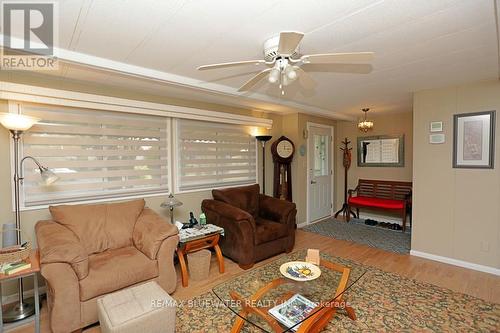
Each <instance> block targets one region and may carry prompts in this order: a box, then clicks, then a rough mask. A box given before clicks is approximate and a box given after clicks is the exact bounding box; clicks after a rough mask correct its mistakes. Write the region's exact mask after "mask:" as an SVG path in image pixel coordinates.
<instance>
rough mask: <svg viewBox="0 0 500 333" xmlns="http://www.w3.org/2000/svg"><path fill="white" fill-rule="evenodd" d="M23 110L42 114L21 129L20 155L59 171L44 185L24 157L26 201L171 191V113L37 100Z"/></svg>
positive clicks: (36, 202)
mask: <svg viewBox="0 0 500 333" xmlns="http://www.w3.org/2000/svg"><path fill="white" fill-rule="evenodd" d="M22 112H23V113H24V114H28V115H31V116H36V117H38V118H41V119H42V121H41V122H39V123H38V124H36V125H35V126H33V127H32V128H31V129H30V130H29V131H27V132H26V133H24V134H23V137H22V139H23V144H22V155H23V156H28V155H30V156H33V157H35V158H36V159H38V160H39V161H40V162H41V164H42V165H44V166H46V167H48V168H50V169H51V170H52V171H54V172H55V173H56V175H57V176H58V177H60V179H59V180H58V181H57V182H55V183H53V184H51V185H49V186H43V185H40V184H39V180H40V175H39V173H38V169H37V168H36V166H35V164H33V162H31V161H30V160H26V162H25V164H24V177H25V179H24V184H23V186H22V190H23V193H22V195H23V202H24V206H25V207H30V206H39V205H46V204H49V203H50V204H54V203H63V202H72V201H84V200H95V199H104V198H113V197H125V196H132V195H147V194H154V193H163V192H164V193H167V192H168V191H169V182H168V179H169V174H168V172H169V171H168V170H169V169H168V140H169V136H168V128H169V120H168V118H165V117H158V116H149V115H139V114H131V113H121V112H105V111H95V110H89V109H78V108H67V107H58V106H48V105H38V104H37V105H34V104H33V105H32V104H23V105H22Z"/></svg>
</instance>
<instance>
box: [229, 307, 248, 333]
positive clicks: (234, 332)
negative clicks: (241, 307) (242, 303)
mask: <svg viewBox="0 0 500 333" xmlns="http://www.w3.org/2000/svg"><path fill="white" fill-rule="evenodd" d="M247 315H248V313H246V312H244V311H242V312H240V313H239V315H238V317H237V318H236V320H235V321H234V324H233V327H231V333H240V332H241V330H242V328H243V325H244V324H245V319H243V318H246V317H247ZM242 317H243V318H242Z"/></svg>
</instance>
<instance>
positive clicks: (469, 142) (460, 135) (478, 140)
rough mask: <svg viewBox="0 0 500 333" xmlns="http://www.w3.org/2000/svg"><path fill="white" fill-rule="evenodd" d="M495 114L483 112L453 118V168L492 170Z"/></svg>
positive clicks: (457, 115)
mask: <svg viewBox="0 0 500 333" xmlns="http://www.w3.org/2000/svg"><path fill="white" fill-rule="evenodd" d="M495 113H496V111H485V112H475V113H463V114H456V115H454V116H453V167H454V168H471V169H472V168H482V169H493V161H494V158H495V157H494V152H495Z"/></svg>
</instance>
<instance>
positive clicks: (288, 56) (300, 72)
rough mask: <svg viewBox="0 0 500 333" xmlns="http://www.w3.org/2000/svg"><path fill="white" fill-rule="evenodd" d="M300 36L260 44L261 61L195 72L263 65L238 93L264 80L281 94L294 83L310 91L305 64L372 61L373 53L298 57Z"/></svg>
mask: <svg viewBox="0 0 500 333" xmlns="http://www.w3.org/2000/svg"><path fill="white" fill-rule="evenodd" d="M303 37H304V34H303V33H301V32H295V31H282V32H281V33H280V34H279V35H277V36H274V37H272V38H270V39H268V40H266V41H265V42H264V59H263V60H245V61H236V62H226V63H221V64H212V65H204V66H200V67H198V70H207V69H217V68H225V67H234V66H247V65H265V66H267V67H268V68H266V69H264V70H263V71H261V72H259V73H258V74H257V75H255V76H254V77H252V78H251V79H250V80H248V81H247V82H245V84H243V85H242V86H241V87H240V88H239V89H238V91H248V90H250V89H251V88H252V87H253V86H255V85H256V84H257V83H258V82H259V81H260V80H262V79H264V78H266V77H267V80H268V81H269V83H272V84H278V85H279V87H280V89H281V94H282V95H284V94H285V91H284V87H285V86H288V85H289V84H291V83H292V82H294V81H295V80H297V79H298V81H299V82H300V83H301V85H302V86H303V87H304V88H305V89H313V88H314V87H315V86H316V82H315V81H314V80H313V79H312V77H311V76H310V75H309V74H308V73H306V71H305V70H304V69H303V68H301V66H302V65H305V64H337V63H342V64H350V63H365V62H369V61H371V60H372V59H373V55H374V53H373V52H352V53H323V54H307V55H300V53H299V44H300V41H301V40H302V38H303Z"/></svg>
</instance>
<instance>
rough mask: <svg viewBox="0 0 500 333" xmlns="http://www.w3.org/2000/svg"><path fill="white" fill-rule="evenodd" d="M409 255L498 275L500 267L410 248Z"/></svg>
mask: <svg viewBox="0 0 500 333" xmlns="http://www.w3.org/2000/svg"><path fill="white" fill-rule="evenodd" d="M410 255H412V256H415V257H421V258H425V259H430V260H434V261H439V262H443V263H445V264H450V265H454V266H459V267H463V268H468V269H473V270H475V271H480V272H484V273H490V274H494V275H499V276H500V269H498V268H495V267H490V266H485V265H479V264H474V263H472V262H468V261H463V260H458V259H453V258H448V257H442V256H438V255H435V254H430V253H425V252H420V251H415V250H410Z"/></svg>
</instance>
